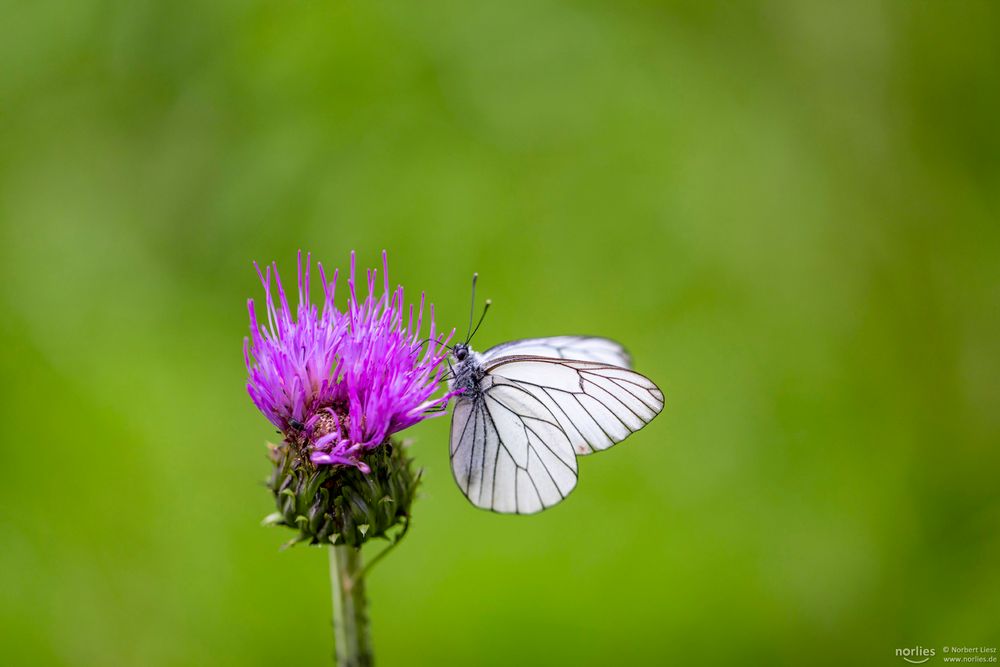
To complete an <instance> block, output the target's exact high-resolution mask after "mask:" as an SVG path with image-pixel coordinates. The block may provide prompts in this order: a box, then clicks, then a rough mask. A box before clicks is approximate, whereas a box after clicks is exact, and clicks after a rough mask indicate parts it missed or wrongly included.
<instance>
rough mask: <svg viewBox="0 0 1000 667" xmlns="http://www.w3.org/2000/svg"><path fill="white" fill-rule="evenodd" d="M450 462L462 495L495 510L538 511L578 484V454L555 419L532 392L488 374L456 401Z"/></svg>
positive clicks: (557, 500)
mask: <svg viewBox="0 0 1000 667" xmlns="http://www.w3.org/2000/svg"><path fill="white" fill-rule="evenodd" d="M451 466H452V472H453V474H454V476H455V481H456V482H457V483H458V486H459V488H461V489H462V492H463V493H464V494H465V496H466V497H467V498H468V499H469V500H470V501H471V502H472V503H473V504H474V505H476V506H477V507H482V508H484V509H490V510H494V511H496V512H504V513H517V514H532V513H534V512H538V511H540V510H542V509H545V508H546V507H551V506H552V505H554V504H556V503H558V502H559V501H560V500H562V499H563V498H565V497H566V494H568V493H569V492H570V491H571V490H572V489H573V487H574V486H575V485H576V457H575V456H574V454H573V447H572V444H571V443H570V440H569V438H568V437H567V435H566V433H565V432H564V430H563V428H562V426H561V425H560V423H559V421H558V418H557V417H556V416H555V415H554V414H553V413H552V411H551V410H550V409H549V408H547V407H546V406H545V405H544V403H543V402H542V401H541V400H540V399H538V397H537V396H535V395H534V394H533V393H532V392H530V391H527V390H526V389H525V388H523V387H521V386H519V385H518V384H516V383H512V382H508V381H506V380H504V379H502V378H492V377H489V376H487V377H486V378H484V379H483V382H482V383H481V386H480V391H479V392H477V393H476V394H474V395H473V396H470V397H463V398H460V399H458V401H457V402H456V405H455V410H454V415H453V419H452V431H451Z"/></svg>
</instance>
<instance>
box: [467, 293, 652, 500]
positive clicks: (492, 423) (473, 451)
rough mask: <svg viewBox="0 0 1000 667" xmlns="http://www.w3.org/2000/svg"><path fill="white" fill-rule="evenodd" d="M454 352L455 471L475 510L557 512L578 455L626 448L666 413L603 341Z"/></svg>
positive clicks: (530, 342)
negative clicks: (626, 441)
mask: <svg viewBox="0 0 1000 667" xmlns="http://www.w3.org/2000/svg"><path fill="white" fill-rule="evenodd" d="M488 306H489V302H488V301H487V307H488ZM483 314H484V315H485V311H484V313H483ZM481 322H482V319H480V323H481ZM470 328H471V327H470ZM476 328H477V329H478V326H477V327H476ZM472 333H475V332H474V331H473V332H472ZM470 337H471V334H470ZM452 354H453V357H454V359H455V364H454V366H453V368H452V371H453V377H452V379H451V381H450V387H451V390H452V391H460V392H461V394H459V395H458V396H457V397H456V401H455V406H454V409H453V410H452V420H451V470H452V473H454V476H455V481H456V482H457V483H458V486H459V488H460V489H462V492H463V493H464V494H465V497H466V498H468V499H469V501H470V502H472V504H473V505H475V506H476V507H481V508H483V509H489V510H493V511H494V512H502V513H516V514H533V513H535V512H540V511H541V510H543V509H546V508H548V507H552V506H553V505H555V504H556V503H558V502H559V501H561V500H562V499H563V498H565V497H566V496H567V495H568V494H569V492H570V491H572V490H573V487H575V486H576V477H577V475H576V470H577V468H576V456H577V455H578V454H581V455H583V454H592V453H593V452H596V451H600V450H603V449H607V448H608V447H610V446H612V445H614V444H616V443H619V442H621V441H622V440H624V439H625V438H627V437H628V436H629V435H631V434H632V433H635V432H636V431H638V430H639V429H641V428H642V427H643V426H645V425H646V424H648V423H649V422H650V421H651V420H652V419H653V417H655V416H656V415H657V414H659V412H660V410H662V409H663V392H661V391H660V389H659V388H658V387H657V386H656V385H655V384H654V383H653V382H652V381H651V380H649V379H648V378H646V377H645V376H643V375H640V374H639V373H636V372H635V371H633V370H631V369H630V367H631V359H630V357H629V355H628V353H627V352H626V351H625V348H623V347H622V346H621V345H619V344H618V343H616V342H614V341H612V340H608V339H607V338H595V337H588V336H554V337H551V338H529V339H525V340H517V341H513V342H510V343H503V344H501V345H497V346H496V347H492V348H490V349H489V350H487V351H486V352H484V353H482V354H479V353H478V352H474V351H473V350H472V349H471V348H470V347H469V345H468V343H467V342H466V343H459V344H457V345H455V347H454V349H453V351H452Z"/></svg>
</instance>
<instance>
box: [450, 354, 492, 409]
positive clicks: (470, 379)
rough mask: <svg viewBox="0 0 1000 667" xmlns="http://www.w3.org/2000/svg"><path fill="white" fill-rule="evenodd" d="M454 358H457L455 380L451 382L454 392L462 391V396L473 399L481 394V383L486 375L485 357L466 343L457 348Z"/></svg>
mask: <svg viewBox="0 0 1000 667" xmlns="http://www.w3.org/2000/svg"><path fill="white" fill-rule="evenodd" d="M452 356H454V357H455V365H454V366H453V369H454V379H453V380H452V381H451V390H452V391H461V392H462V396H468V397H471V396H473V395H475V394H476V393H478V392H479V383H480V382H482V380H483V377H484V376H485V375H486V370H485V369H484V368H483V357H482V355H481V354H479V353H478V352H475V351H474V350H473V349H472V348H470V347H469V346H468V345H467V344H465V343H459V344H458V345H456V346H455V348H454V350H453V352H452Z"/></svg>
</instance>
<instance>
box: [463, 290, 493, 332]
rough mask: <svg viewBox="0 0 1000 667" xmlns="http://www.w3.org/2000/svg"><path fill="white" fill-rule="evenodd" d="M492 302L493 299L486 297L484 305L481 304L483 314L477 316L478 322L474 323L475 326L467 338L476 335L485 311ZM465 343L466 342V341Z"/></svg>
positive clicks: (484, 317) (484, 316)
mask: <svg viewBox="0 0 1000 667" xmlns="http://www.w3.org/2000/svg"><path fill="white" fill-rule="evenodd" d="M492 304H493V301H492V300H491V299H486V305H485V306H483V314H482V315H480V316H479V323H478V324H476V328H475V329H473V330H472V333H471V334H470V335H469V340H472V337H473V336H475V335H476V332H477V331H479V327H480V326H482V324H483V320H485V319H486V311H487V310H489V309H490V306H491V305H492ZM466 343H468V341H466Z"/></svg>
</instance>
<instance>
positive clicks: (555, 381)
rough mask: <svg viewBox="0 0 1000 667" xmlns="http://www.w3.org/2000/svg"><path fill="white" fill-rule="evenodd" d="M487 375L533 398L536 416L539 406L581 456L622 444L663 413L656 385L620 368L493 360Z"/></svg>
mask: <svg viewBox="0 0 1000 667" xmlns="http://www.w3.org/2000/svg"><path fill="white" fill-rule="evenodd" d="M486 372H487V378H491V379H492V381H493V382H496V383H502V384H504V385H511V386H514V387H517V388H518V389H519V390H521V391H522V392H523V393H524V394H526V395H530V396H531V397H532V398H533V399H535V401H534V402H533V403H532V405H533V408H534V409H535V410H536V411H537V410H538V407H537V406H538V404H541V405H542V406H543V407H544V414H546V415H550V416H551V417H549V418H554V419H555V421H556V423H557V424H558V425H559V428H560V429H561V430H562V432H563V433H564V434H565V436H566V437H567V438H568V439H569V441H570V444H571V446H572V448H573V451H575V452H576V453H577V454H591V453H593V452H595V451H601V450H604V449H607V448H608V447H611V446H612V445H614V444H616V443H619V442H621V441H622V440H624V439H625V438H627V437H628V436H629V435H631V434H632V433H635V432H636V431H638V430H639V429H641V428H642V427H643V426H645V425H646V424H648V423H649V422H650V421H651V420H652V419H653V418H654V417H655V416H656V415H657V414H659V412H660V411H661V410H662V409H663V392H662V391H660V389H659V387H657V386H656V384H654V383H653V381H652V380H650V379H649V378H647V377H645V376H644V375H640V374H639V373H636V372H635V371H632V370H629V369H627V368H623V367H621V366H618V365H611V364H604V363H597V362H593V361H580V360H563V359H553V358H550V357H544V356H521V355H518V356H512V357H507V356H504V357H501V358H499V359H495V360H494V361H493V362H492V363H491V364H488V365H487V367H486Z"/></svg>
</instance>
